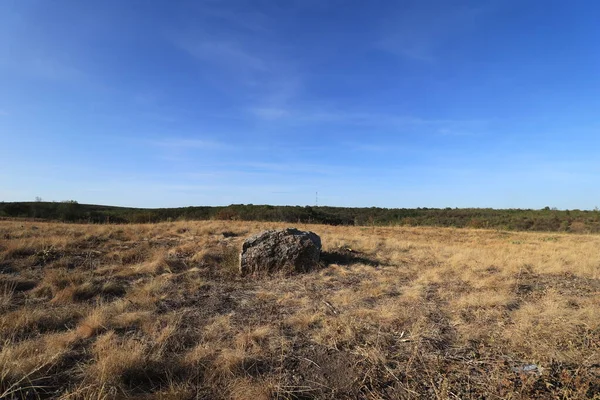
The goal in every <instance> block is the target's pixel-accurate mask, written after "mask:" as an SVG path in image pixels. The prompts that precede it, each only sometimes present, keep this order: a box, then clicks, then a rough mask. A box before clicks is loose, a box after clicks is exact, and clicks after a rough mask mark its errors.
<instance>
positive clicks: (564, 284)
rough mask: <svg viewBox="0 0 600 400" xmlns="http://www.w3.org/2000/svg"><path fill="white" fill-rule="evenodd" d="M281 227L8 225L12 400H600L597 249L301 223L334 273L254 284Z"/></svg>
mask: <svg viewBox="0 0 600 400" xmlns="http://www.w3.org/2000/svg"><path fill="white" fill-rule="evenodd" d="M282 226H284V225H283V224H271V223H259V222H235V221H202V222H191V221H178V222H168V223H159V224H140V225H74V224H63V223H60V224H59V223H45V222H44V223H41V222H35V223H33V222H23V221H9V220H3V221H0V237H3V238H5V239H4V240H2V242H0V398H61V399H113V398H139V399H195V398H210V399H247V398H254V399H275V398H282V399H321V398H365V399H383V398H403V399H448V398H465V399H468V398H487V399H504V398H510V399H528V398H560V399H592V398H600V383H599V382H600V313H598V311H597V310H598V307H599V306H600V252H598V251H597V249H598V248H600V236H597V235H589V234H557V233H553V234H551V235H549V234H548V233H522V232H504V231H496V230H475V229H452V228H447V229H446V228H415V227H369V228H364V227H334V226H323V225H300V226H297V227H298V228H299V229H307V230H312V231H314V232H316V233H317V234H319V235H320V236H321V238H322V241H323V245H324V249H323V250H324V253H323V269H321V270H319V271H313V272H311V273H308V274H304V275H295V276H288V277H286V276H276V277H264V278H259V279H242V278H240V277H239V276H238V274H237V260H238V252H239V249H240V247H241V244H242V241H243V240H244V238H245V237H246V236H249V235H250V234H253V233H256V232H258V231H261V230H263V229H269V228H274V227H282Z"/></svg>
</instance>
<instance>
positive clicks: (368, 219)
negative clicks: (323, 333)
mask: <svg viewBox="0 0 600 400" xmlns="http://www.w3.org/2000/svg"><path fill="white" fill-rule="evenodd" d="M0 217H13V218H38V219H46V220H56V221H67V222H88V223H149V222H160V221H175V220H211V219H214V220H242V221H277V222H290V223H317V224H329V225H362V226H365V225H378V226H381V225H410V226H452V227H470V228H497V229H508V230H521V231H563V232H600V211H598V210H594V211H588V210H556V209H550V208H549V207H546V208H544V209H542V210H522V209H507V210H496V209H491V208H443V209H440V208H378V207H371V208H346V207H311V206H306V207H301V206H270V205H252V204H245V205H244V204H233V205H230V206H223V207H182V208H155V209H143V208H126V207H113V206H100V205H92V204H79V203H77V202H75V201H63V202H14V203H7V202H0Z"/></svg>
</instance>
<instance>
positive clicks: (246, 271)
mask: <svg viewBox="0 0 600 400" xmlns="http://www.w3.org/2000/svg"><path fill="white" fill-rule="evenodd" d="M320 254H321V238H320V237H319V236H318V235H317V234H315V233H313V232H304V231H299V230H298V229H295V228H288V229H281V230H270V231H264V232H261V233H259V234H257V235H254V236H252V237H250V238H248V239H246V241H244V245H243V246H242V253H241V254H240V273H241V274H242V276H246V275H267V274H274V273H279V272H283V273H286V274H289V273H294V272H307V271H310V270H312V269H315V268H317V267H318V266H319V256H320Z"/></svg>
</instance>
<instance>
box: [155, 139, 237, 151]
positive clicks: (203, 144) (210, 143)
mask: <svg viewBox="0 0 600 400" xmlns="http://www.w3.org/2000/svg"><path fill="white" fill-rule="evenodd" d="M147 143H149V144H150V145H153V146H156V147H160V148H163V149H169V150H190V149H196V150H198V149H200V150H216V149H226V148H229V147H230V146H229V145H228V144H226V143H223V142H219V141H214V140H204V139H186V138H165V139H158V140H150V141H148V142H147Z"/></svg>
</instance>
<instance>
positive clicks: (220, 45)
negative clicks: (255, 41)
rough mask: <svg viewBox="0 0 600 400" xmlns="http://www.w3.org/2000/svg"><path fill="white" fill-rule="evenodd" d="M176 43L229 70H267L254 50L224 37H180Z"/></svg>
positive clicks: (260, 71)
mask: <svg viewBox="0 0 600 400" xmlns="http://www.w3.org/2000/svg"><path fill="white" fill-rule="evenodd" d="M177 45H178V46H179V47H180V48H181V49H182V50H184V51H186V52H187V53H189V54H190V55H191V56H192V57H194V58H196V59H199V60H202V61H205V62H208V63H213V64H216V65H217V66H219V67H224V68H227V69H231V70H236V71H241V70H244V71H246V72H247V73H257V72H258V73H265V72H268V71H269V66H268V63H267V61H266V60H265V59H264V58H262V57H261V56H259V55H258V54H257V53H255V52H251V51H249V50H247V49H246V48H244V47H243V46H242V45H241V44H240V43H236V42H235V41H231V40H225V39H213V40H210V39H204V38H201V39H198V40H193V39H191V38H186V39H182V40H180V41H178V42H177Z"/></svg>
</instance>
